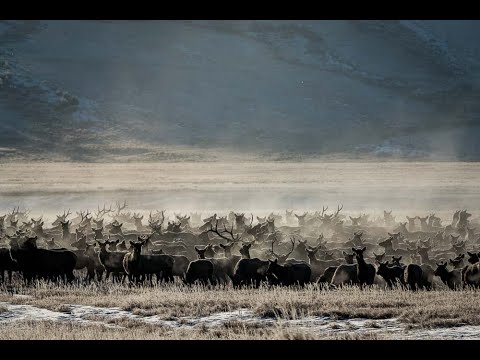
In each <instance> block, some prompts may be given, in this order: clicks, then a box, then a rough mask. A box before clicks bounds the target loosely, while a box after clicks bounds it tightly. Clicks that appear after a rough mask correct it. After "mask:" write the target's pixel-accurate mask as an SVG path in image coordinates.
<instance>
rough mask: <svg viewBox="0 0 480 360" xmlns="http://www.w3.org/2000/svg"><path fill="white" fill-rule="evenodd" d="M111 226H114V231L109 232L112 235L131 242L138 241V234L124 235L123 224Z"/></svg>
mask: <svg viewBox="0 0 480 360" xmlns="http://www.w3.org/2000/svg"><path fill="white" fill-rule="evenodd" d="M111 225H112V229H111V230H110V231H109V233H110V234H111V235H115V236H120V237H121V238H122V239H124V240H130V241H131V240H136V239H137V236H138V234H136V233H124V232H123V231H122V226H123V223H121V224H114V223H112V224H111Z"/></svg>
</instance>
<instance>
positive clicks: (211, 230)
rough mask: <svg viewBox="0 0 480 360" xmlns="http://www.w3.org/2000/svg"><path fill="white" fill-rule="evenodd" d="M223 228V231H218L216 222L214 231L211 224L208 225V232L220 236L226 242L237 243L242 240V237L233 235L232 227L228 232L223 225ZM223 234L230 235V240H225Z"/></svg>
mask: <svg viewBox="0 0 480 360" xmlns="http://www.w3.org/2000/svg"><path fill="white" fill-rule="evenodd" d="M223 228H224V230H223V231H222V232H220V231H218V220H217V221H216V222H215V229H214V228H213V226H212V224H210V229H209V230H208V231H209V232H213V233H215V234H217V235H218V236H220V237H221V238H222V239H225V240H227V241H231V242H234V243H236V242H239V241H240V240H242V235H237V236H234V235H233V225H232V229H231V230H230V231H229V230H227V227H226V226H225V224H224V225H223ZM224 233H227V234H229V235H230V239H229V238H227V237H226V236H223V234H224Z"/></svg>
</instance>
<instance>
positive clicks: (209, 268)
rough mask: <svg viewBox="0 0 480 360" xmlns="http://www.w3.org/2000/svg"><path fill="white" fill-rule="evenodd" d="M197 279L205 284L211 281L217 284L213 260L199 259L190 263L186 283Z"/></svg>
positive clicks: (191, 282)
mask: <svg viewBox="0 0 480 360" xmlns="http://www.w3.org/2000/svg"><path fill="white" fill-rule="evenodd" d="M197 280H198V281H200V283H201V284H203V285H204V286H207V285H208V284H209V283H210V284H215V280H214V278H213V264H212V262H211V261H209V260H204V259H199V260H194V261H192V262H190V263H189V264H188V268H187V272H186V275H185V281H184V283H185V284H188V285H190V284H193V283H194V282H195V281H197Z"/></svg>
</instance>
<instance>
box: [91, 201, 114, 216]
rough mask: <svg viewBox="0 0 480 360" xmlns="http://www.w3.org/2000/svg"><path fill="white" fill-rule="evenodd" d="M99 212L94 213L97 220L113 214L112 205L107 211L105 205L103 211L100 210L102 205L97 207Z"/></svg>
mask: <svg viewBox="0 0 480 360" xmlns="http://www.w3.org/2000/svg"><path fill="white" fill-rule="evenodd" d="M97 208H98V211H94V214H95V217H96V218H97V219H101V218H103V217H104V216H105V215H106V214H108V213H111V212H113V211H114V210H113V209H112V205H110V207H109V208H108V209H107V208H106V205H105V204H103V209H100V205H98V206H97Z"/></svg>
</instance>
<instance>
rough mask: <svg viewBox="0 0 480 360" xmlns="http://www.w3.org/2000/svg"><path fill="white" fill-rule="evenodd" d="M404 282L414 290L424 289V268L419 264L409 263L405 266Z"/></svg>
mask: <svg viewBox="0 0 480 360" xmlns="http://www.w3.org/2000/svg"><path fill="white" fill-rule="evenodd" d="M404 282H405V284H407V285H408V286H409V287H410V289H411V290H412V291H416V290H417V288H420V289H423V270H422V268H421V267H420V266H419V265H417V264H409V265H407V266H406V268H405V272H404Z"/></svg>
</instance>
